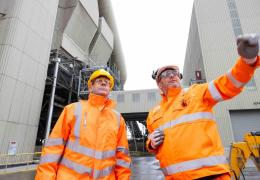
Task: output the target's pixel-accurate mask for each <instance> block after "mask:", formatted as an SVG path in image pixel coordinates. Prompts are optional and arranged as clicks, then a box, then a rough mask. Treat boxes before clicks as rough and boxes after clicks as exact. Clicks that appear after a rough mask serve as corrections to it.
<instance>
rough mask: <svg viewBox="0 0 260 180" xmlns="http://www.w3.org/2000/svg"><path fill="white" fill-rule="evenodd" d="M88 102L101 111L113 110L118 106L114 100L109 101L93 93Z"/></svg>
mask: <svg viewBox="0 0 260 180" xmlns="http://www.w3.org/2000/svg"><path fill="white" fill-rule="evenodd" d="M88 101H89V103H90V104H91V105H92V106H96V107H98V108H99V109H100V108H101V109H103V108H106V107H110V108H113V107H115V105H116V103H115V102H114V101H113V100H112V99H109V98H108V97H104V96H101V95H97V94H93V93H90V94H89V96H88Z"/></svg>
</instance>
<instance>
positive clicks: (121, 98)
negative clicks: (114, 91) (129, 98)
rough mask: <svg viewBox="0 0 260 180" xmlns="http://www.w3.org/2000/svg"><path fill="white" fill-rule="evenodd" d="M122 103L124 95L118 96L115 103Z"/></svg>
mask: <svg viewBox="0 0 260 180" xmlns="http://www.w3.org/2000/svg"><path fill="white" fill-rule="evenodd" d="M124 101H125V96H124V94H118V95H117V102H124Z"/></svg>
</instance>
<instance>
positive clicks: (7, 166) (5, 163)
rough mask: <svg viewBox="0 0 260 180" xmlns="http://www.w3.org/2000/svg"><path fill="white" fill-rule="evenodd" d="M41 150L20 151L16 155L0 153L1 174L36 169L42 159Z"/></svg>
mask: <svg viewBox="0 0 260 180" xmlns="http://www.w3.org/2000/svg"><path fill="white" fill-rule="evenodd" d="M40 157H41V152H35V153H20V154H15V155H8V154H0V175H1V174H6V173H14V172H21V171H28V170H35V168H36V166H37V164H38V163H39V161H40Z"/></svg>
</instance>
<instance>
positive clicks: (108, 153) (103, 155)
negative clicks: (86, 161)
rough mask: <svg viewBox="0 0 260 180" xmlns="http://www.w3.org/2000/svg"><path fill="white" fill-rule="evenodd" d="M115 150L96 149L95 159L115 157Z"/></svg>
mask: <svg viewBox="0 0 260 180" xmlns="http://www.w3.org/2000/svg"><path fill="white" fill-rule="evenodd" d="M115 155H116V150H108V151H96V152H95V158H96V159H101V160H102V159H107V158H111V157H115Z"/></svg>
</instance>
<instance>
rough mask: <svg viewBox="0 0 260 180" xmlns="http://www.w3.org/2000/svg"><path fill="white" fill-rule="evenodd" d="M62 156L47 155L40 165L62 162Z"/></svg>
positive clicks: (43, 157)
mask: <svg viewBox="0 0 260 180" xmlns="http://www.w3.org/2000/svg"><path fill="white" fill-rule="evenodd" d="M60 158H61V154H47V155H44V156H42V157H41V160H40V164H43V163H58V162H59V161H60Z"/></svg>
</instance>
